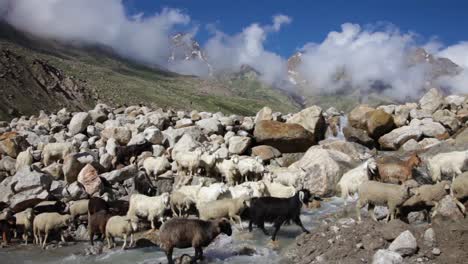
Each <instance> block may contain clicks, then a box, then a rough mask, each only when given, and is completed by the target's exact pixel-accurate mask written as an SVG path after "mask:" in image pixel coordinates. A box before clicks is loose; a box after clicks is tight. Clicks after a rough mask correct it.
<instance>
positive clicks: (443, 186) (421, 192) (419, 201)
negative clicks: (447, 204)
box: [403, 181, 450, 206]
mask: <svg viewBox="0 0 468 264" xmlns="http://www.w3.org/2000/svg"><path fill="white" fill-rule="evenodd" d="M449 190H450V182H449V181H441V182H438V183H436V184H424V185H421V186H419V187H416V188H412V189H411V193H413V196H411V197H410V198H409V199H408V200H406V201H405V202H404V203H403V206H418V205H426V206H435V204H436V203H437V202H438V201H440V200H442V198H444V197H445V196H446V195H447V193H448V192H449Z"/></svg>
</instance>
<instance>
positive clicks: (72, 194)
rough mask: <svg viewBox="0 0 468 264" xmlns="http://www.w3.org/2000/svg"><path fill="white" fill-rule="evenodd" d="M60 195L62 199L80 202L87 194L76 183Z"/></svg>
mask: <svg viewBox="0 0 468 264" xmlns="http://www.w3.org/2000/svg"><path fill="white" fill-rule="evenodd" d="M62 195H63V196H64V197H69V198H70V199H71V200H80V199H86V198H87V197H88V194H87V193H86V191H85V189H84V188H83V187H82V186H81V184H79V183H78V182H74V183H72V184H70V185H68V187H67V188H66V189H65V190H64V191H63V193H62Z"/></svg>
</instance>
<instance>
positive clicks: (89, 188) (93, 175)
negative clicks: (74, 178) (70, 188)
mask: <svg viewBox="0 0 468 264" xmlns="http://www.w3.org/2000/svg"><path fill="white" fill-rule="evenodd" d="M78 182H79V183H81V184H82V185H83V186H84V188H85V190H86V192H87V193H88V194H90V195H92V194H94V193H96V192H98V191H99V190H100V189H101V186H102V182H101V178H99V176H98V172H97V170H96V169H95V168H94V167H93V166H91V165H90V164H87V165H86V166H84V168H83V169H82V170H81V171H80V174H78Z"/></svg>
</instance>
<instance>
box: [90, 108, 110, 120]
mask: <svg viewBox="0 0 468 264" xmlns="http://www.w3.org/2000/svg"><path fill="white" fill-rule="evenodd" d="M88 113H89V116H90V117H91V121H92V122H93V123H103V122H105V121H106V120H107V114H106V113H105V112H104V111H101V110H100V109H93V110H90V111H88Z"/></svg>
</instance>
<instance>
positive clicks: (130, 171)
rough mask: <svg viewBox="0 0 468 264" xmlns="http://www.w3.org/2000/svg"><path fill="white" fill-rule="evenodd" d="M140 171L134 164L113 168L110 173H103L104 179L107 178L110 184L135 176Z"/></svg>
mask: <svg viewBox="0 0 468 264" xmlns="http://www.w3.org/2000/svg"><path fill="white" fill-rule="evenodd" d="M137 173H138V168H137V166H136V165H134V164H132V165H129V166H126V167H123V168H121V169H117V170H113V171H111V172H108V173H104V174H101V175H100V176H102V177H103V178H104V179H106V180H107V181H108V182H109V183H110V184H114V183H118V182H123V181H125V180H127V179H130V178H132V177H134V176H135V175H136V174H137Z"/></svg>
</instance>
